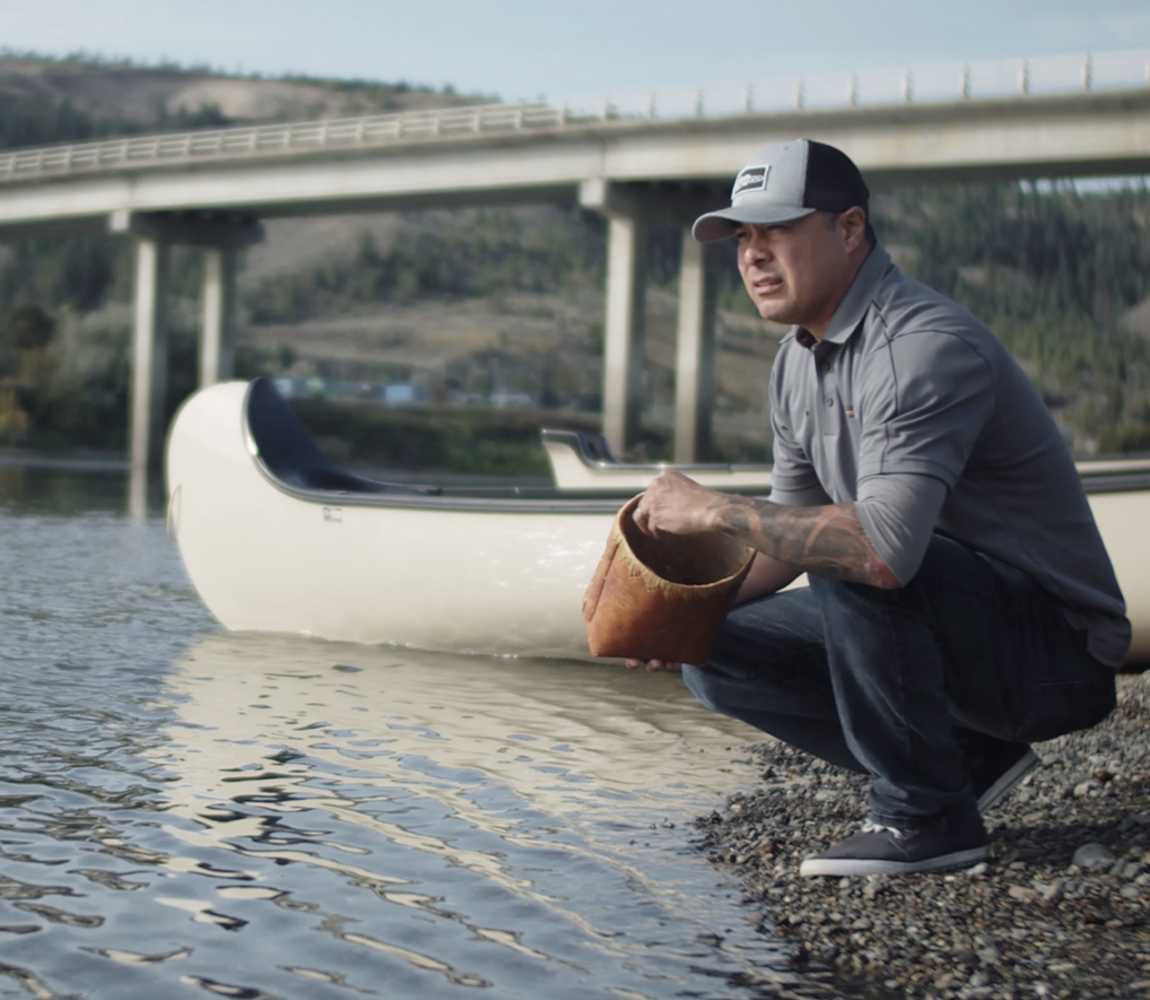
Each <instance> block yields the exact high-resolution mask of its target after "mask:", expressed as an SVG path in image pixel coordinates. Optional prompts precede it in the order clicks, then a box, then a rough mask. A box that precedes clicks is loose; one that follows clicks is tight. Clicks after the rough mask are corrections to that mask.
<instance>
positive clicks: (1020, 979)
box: [694, 672, 1150, 1000]
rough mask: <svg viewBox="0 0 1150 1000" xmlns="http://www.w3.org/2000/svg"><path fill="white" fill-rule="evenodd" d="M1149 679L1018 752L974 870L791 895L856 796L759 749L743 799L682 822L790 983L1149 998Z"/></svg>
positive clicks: (928, 993) (846, 779)
mask: <svg viewBox="0 0 1150 1000" xmlns="http://www.w3.org/2000/svg"><path fill="white" fill-rule="evenodd" d="M1148 737H1150V672H1147V673H1142V674H1119V676H1118V705H1117V708H1116V709H1115V711H1114V712H1113V713H1111V715H1110V716H1109V718H1107V719H1106V720H1105V721H1103V722H1102V723H1100V724H1099V725H1097V726H1095V727H1094V728H1092V729H1089V730H1085V731H1082V732H1078V733H1071V734H1069V735H1068V736H1061V737H1058V738H1057V739H1054V740H1049V741H1046V742H1043V743H1040V744H1036V746H1035V750H1036V752H1037V753H1038V754H1039V756H1040V757H1041V758H1042V766H1041V767H1039V768H1037V769H1035V770H1034V771H1032V772H1031V773H1030V774H1029V775H1027V776H1026V778H1024V779H1023V781H1022V782H1021V783H1020V785H1019V786H1018V787H1017V788H1015V789H1014V791H1013V792H1012V793H1011V795H1010V796H1008V797H1007V798H1006V799H1004V800H1003V801H1002V802H1000V803H999V804H998V805H997V806H996V807H995V808H994V809H992V810H990V811H989V812H988V813H987V815H986V817H985V820H986V825H987V829H988V831H989V833H990V837H991V854H990V860H989V862H986V863H982V864H979V865H977V866H975V867H974V868H970V869H966V870H964V871H958V872H952V873H948V874H937V875H904V876H897V875H895V876H882V875H873V876H866V877H861V878H800V877H799V874H798V869H799V862H800V860H801V859H802V857H803V856H804V855H806V854H808V853H810V852H812V851H815V850H818V849H820V848H822V847H825V846H827V845H829V844H831V843H833V842H834V841H836V840H838V839H839V838H841V837H843V836H845V835H847V834H849V833H852V832H854V831H855V830H856V829H857V828H858V826H859V825H860V824H861V822H862V820H863V819H864V818H865V813H866V802H865V792H866V779H865V777H864V776H861V775H855V774H849V773H847V772H844V771H841V770H839V769H837V768H834V767H832V766H831V765H829V764H826V763H824V762H822V761H819V760H816V759H814V758H812V757H810V756H809V755H807V754H804V753H802V752H800V751H797V750H794V749H793V748H791V747H789V746H787V745H785V744H783V743H781V742H779V741H777V740H773V739H770V738H769V737H768V738H767V742H764V743H762V744H759V745H758V746H756V747H755V748H754V751H753V752H754V755H755V759H756V760H757V761H758V763H759V764H760V766H761V779H760V783H759V785H758V786H757V787H756V788H755V789H753V790H752V791H749V792H746V793H736V794H735V795H733V796H731V797H730V798H729V799H728V801H727V803H726V805H725V807H724V808H723V809H722V810H721V811H718V810H716V811H715V812H712V813H711V814H710V815H708V816H704V817H700V818H698V819H696V821H695V828H696V830H697V832H698V834H699V835H698V836H697V838H696V839H695V841H694V846H696V847H697V848H698V849H699V850H701V851H703V852H705V853H706V855H707V856H708V857H709V859H710V860H711V861H712V862H713V863H715V864H716V865H719V866H720V867H723V868H725V869H727V870H729V871H733V872H734V873H735V874H736V875H737V876H738V877H739V878H740V880H741V881H742V884H743V887H744V889H745V897H744V899H745V902H746V903H748V904H749V905H750V906H751V907H754V908H755V909H757V910H758V911H759V921H758V922H759V925H760V927H761V929H762V930H763V932H764V933H768V934H770V935H772V936H773V937H776V938H777V939H780V940H782V941H784V942H785V943H787V944H789V945H790V947H791V949H792V962H793V965H794V968H795V969H796V970H802V969H811V970H812V971H814V970H815V969H820V970H823V969H826V970H830V971H832V972H833V973H834V974H835V975H837V976H838V977H840V978H841V980H842V982H843V988H844V991H845V992H846V993H847V994H849V995H851V996H863V997H876V998H887V997H889V998H896V997H907V998H910V997H914V998H938V1000H943V998H962V1000H975V998H995V1000H996V998H1009V1000H1016V998H1017V1000H1021V998H1024V997H1025V998H1032V997H1033V998H1060V1000H1061V998H1065V1000H1078V998H1083V997H1090V998H1091V1000H1103V998H1114V1000H1136V998H1138V997H1148V998H1150V738H1148Z"/></svg>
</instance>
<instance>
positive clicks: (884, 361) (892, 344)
mask: <svg viewBox="0 0 1150 1000" xmlns="http://www.w3.org/2000/svg"><path fill="white" fill-rule="evenodd" d="M994 398H995V397H994V368H993V366H992V365H991V363H990V361H989V360H988V359H987V358H986V357H984V356H983V354H982V353H980V351H979V350H977V349H976V348H975V347H973V346H972V345H971V344H970V343H969V342H968V341H967V340H965V339H964V338H963V337H961V336H959V335H957V334H954V333H935V332H930V331H923V332H916V333H913V334H904V335H902V336H899V337H894V338H892V339H890V340H889V341H887V342H886V343H885V344H884V345H883V347H881V348H880V349H878V350H876V351H875V352H874V353H873V354H872V355H871V357H870V358H869V359H868V364H867V366H866V369H865V371H864V375H863V382H862V393H861V398H860V403H861V408H862V418H863V430H862V437H861V440H860V442H859V462H858V478H859V480H860V481H861V480H863V479H866V478H867V477H868V476H881V475H889V474H892V473H913V474H917V475H924V476H933V477H934V478H935V479H938V480H940V481H941V482H942V483H943V484H944V485H945V486H946V488H947V489H948V490H949V489H951V488H953V486H954V484H955V483H956V482H958V479H959V477H960V476H961V475H962V471H963V469H964V468H965V467H966V462H967V459H968V458H969V457H970V453H971V451H972V449H973V448H974V443H975V441H977V440H978V436H979V435H980V434H981V433H982V429H983V427H985V426H986V423H987V421H988V420H989V418H990V415H991V412H992V411H993V409H994Z"/></svg>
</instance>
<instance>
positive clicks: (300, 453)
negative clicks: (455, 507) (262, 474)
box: [246, 378, 443, 496]
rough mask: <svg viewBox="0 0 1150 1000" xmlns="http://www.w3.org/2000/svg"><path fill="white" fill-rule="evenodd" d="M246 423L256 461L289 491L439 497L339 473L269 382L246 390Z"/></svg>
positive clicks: (430, 489)
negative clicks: (256, 452)
mask: <svg viewBox="0 0 1150 1000" xmlns="http://www.w3.org/2000/svg"><path fill="white" fill-rule="evenodd" d="M246 419H247V424H248V432H249V433H250V434H251V437H252V441H254V442H255V446H256V449H257V451H258V452H259V457H260V461H262V462H263V464H264V467H265V468H266V469H267V471H268V472H269V473H271V475H273V476H274V477H275V478H276V479H278V480H280V481H281V482H283V483H284V484H286V485H288V486H294V487H296V488H297V489H305V490H320V491H323V492H337V493H399V494H402V493H406V494H411V495H419V496H435V495H438V494H440V493H442V492H443V490H442V489H441V488H440V487H438V486H421V485H418V484H410V483H390V482H383V481H380V480H377V479H368V478H367V477H366V476H358V475H356V474H355V473H354V472H348V471H347V470H345V469H341V468H339V466H337V465H335V464H334V463H333V462H331V461H330V460H329V459H327V458H326V457H324V455H323V453H322V452H321V451H320V450H319V449H318V448H317V447H316V446H315V442H314V441H312V439H311V436H310V435H309V434H308V432H307V429H306V428H305V427H304V425H303V424H302V423H301V422H300V419H299V417H297V416H296V415H295V412H294V411H293V410H292V408H291V407H290V406H288V404H287V402H286V401H285V400H284V398H283V396H281V395H280V394H279V392H278V391H277V390H276V387H275V384H274V383H273V382H272V381H271V379H267V378H257V379H255V380H254V381H253V382H252V383H251V385H250V386H249V387H248V398H247V413H246Z"/></svg>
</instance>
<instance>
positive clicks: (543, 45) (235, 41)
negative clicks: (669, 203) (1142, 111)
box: [0, 0, 1150, 100]
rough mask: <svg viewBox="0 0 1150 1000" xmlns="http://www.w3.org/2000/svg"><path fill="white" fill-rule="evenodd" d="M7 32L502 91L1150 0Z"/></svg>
mask: <svg viewBox="0 0 1150 1000" xmlns="http://www.w3.org/2000/svg"><path fill="white" fill-rule="evenodd" d="M0 45H3V46H4V47H6V48H9V49H17V50H24V49H30V50H35V51H38V52H43V53H50V54H58V55H62V54H66V53H69V52H75V51H79V50H83V51H86V52H89V53H94V54H100V55H108V56H128V57H132V58H134V59H139V60H144V61H158V60H165V59H166V60H173V61H176V62H181V63H207V64H210V65H212V66H213V67H217V68H219V69H223V70H227V71H242V72H246V73H251V72H259V73H263V74H265V75H273V76H274V75H278V74H281V73H285V72H295V73H304V74H308V75H313V76H323V77H347V78H366V79H374V80H381V81H396V80H401V79H402V80H407V81H408V82H411V83H419V84H427V85H431V86H434V87H442V86H443V85H445V84H451V85H452V86H454V87H455V88H456V89H457V90H459V91H461V92H463V93H478V94H487V95H491V96H492V97H496V98H499V99H503V100H520V99H535V98H537V97H545V98H548V99H552V100H554V99H558V98H564V97H569V96H570V97H581V96H585V95H591V94H611V95H625V94H632V93H640V92H644V91H646V90H650V89H663V88H689V87H695V86H705V85H709V84H714V83H722V82H727V81H731V82H735V81H740V80H753V79H757V78H762V77H763V76H765V75H770V76H775V75H789V74H798V73H804V74H805V73H809V74H820V73H834V72H844V71H850V70H855V69H866V68H867V67H874V66H903V65H907V64H919V63H934V62H949V61H965V60H983V59H996V58H1013V57H1034V56H1045V55H1050V54H1054V53H1083V52H1085V51H1087V50H1092V51H1095V52H1103V51H1108V50H1114V49H1139V48H1140V49H1145V50H1147V52H1150V0H1076V2H1069V0H961V2H945V3H944V2H940V0H850V2H844V0H775V2H770V0H760V2H750V0H728V2H726V3H719V2H715V0H694V2H692V3H687V2H682V0H659V2H656V0H613V2H612V0H582V2H579V3H570V2H569V3H555V2H548V0H534V2H529V0H504V2H500V3H482V2H476V0H431V2H427V0H402V2H393V0H321V2H319V3H317V2H316V0H195V2H180V3H176V2H171V0H147V2H146V0H0Z"/></svg>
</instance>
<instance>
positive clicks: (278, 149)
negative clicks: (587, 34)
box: [0, 51, 1150, 183]
mask: <svg viewBox="0 0 1150 1000" xmlns="http://www.w3.org/2000/svg"><path fill="white" fill-rule="evenodd" d="M1140 85H1141V86H1147V87H1150V52H1146V51H1127V52H1107V53H1104V54H1099V55H1091V54H1086V55H1083V56H1048V57H1041V58H1038V59H1014V60H985V61H982V62H967V63H951V64H933V65H927V66H922V67H912V68H910V69H904V70H893V69H889V68H880V69H868V70H864V71H861V72H858V73H844V74H828V75H820V76H810V77H790V78H785V77H773V78H768V79H764V80H758V81H751V82H749V83H742V84H719V85H715V86H712V87H708V88H703V89H699V88H691V89H687V88H682V89H678V90H670V89H668V90H661V91H654V92H646V93H643V94H640V95H633V96H631V97H627V98H620V97H614V98H611V97H607V98H604V97H594V98H589V99H584V100H578V101H574V100H569V101H564V102H562V103H552V102H547V101H543V100H540V101H534V102H524V103H517V104H510V103H508V104H481V105H463V106H457V107H451V108H439V109H433V110H427V111H409V112H400V113H395V114H386V115H372V116H367V117H360V118H329V119H319V120H315V121H302V122H288V123H278V124H271V125H254V126H240V127H233V128H224V129H211V130H198V131H195V132H182V133H167V134H160V135H147V136H131V137H126V138H118V139H106V140H103V141H99V142H86V143H77V144H71V145H54V146H42V147H38V148H33V149H18V150H11V151H8V152H0V183H4V182H20V181H34V180H38V179H43V178H49V177H59V176H68V175H72V174H84V173H96V172H116V171H121V170H130V169H134V168H141V167H150V166H163V165H181V164H187V163H195V162H205V161H221V160H242V159H245V158H248V157H253V156H293V155H300V154H306V153H313V152H316V151H322V150H327V149H330V150H333V151H337V150H341V149H356V148H372V147H375V148H378V147H381V146H388V145H398V144H402V143H404V142H418V141H427V140H434V139H436V138H457V139H458V138H466V137H469V136H474V137H477V138H479V137H485V136H489V135H491V134H498V133H515V132H526V131H537V130H544V129H577V128H599V127H603V126H605V125H611V124H618V123H620V122H626V123H628V124H636V125H642V124H663V123H667V122H671V121H678V120H685V119H699V118H716V117H729V116H732V115H739V114H756V115H763V114H771V113H783V112H790V113H794V112H796V111H800V112H801V111H817V110H824V109H827V110H829V109H834V108H843V109H853V108H876V107H883V106H890V105H897V104H906V103H931V102H940V101H962V100H972V99H986V98H998V99H1002V98H1010V97H1015V98H1019V99H1025V98H1027V97H1030V96H1038V95H1049V94H1056V93H1085V92H1091V91H1094V90H1104V89H1113V88H1119V87H1120V88H1131V87H1135V86H1140Z"/></svg>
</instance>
